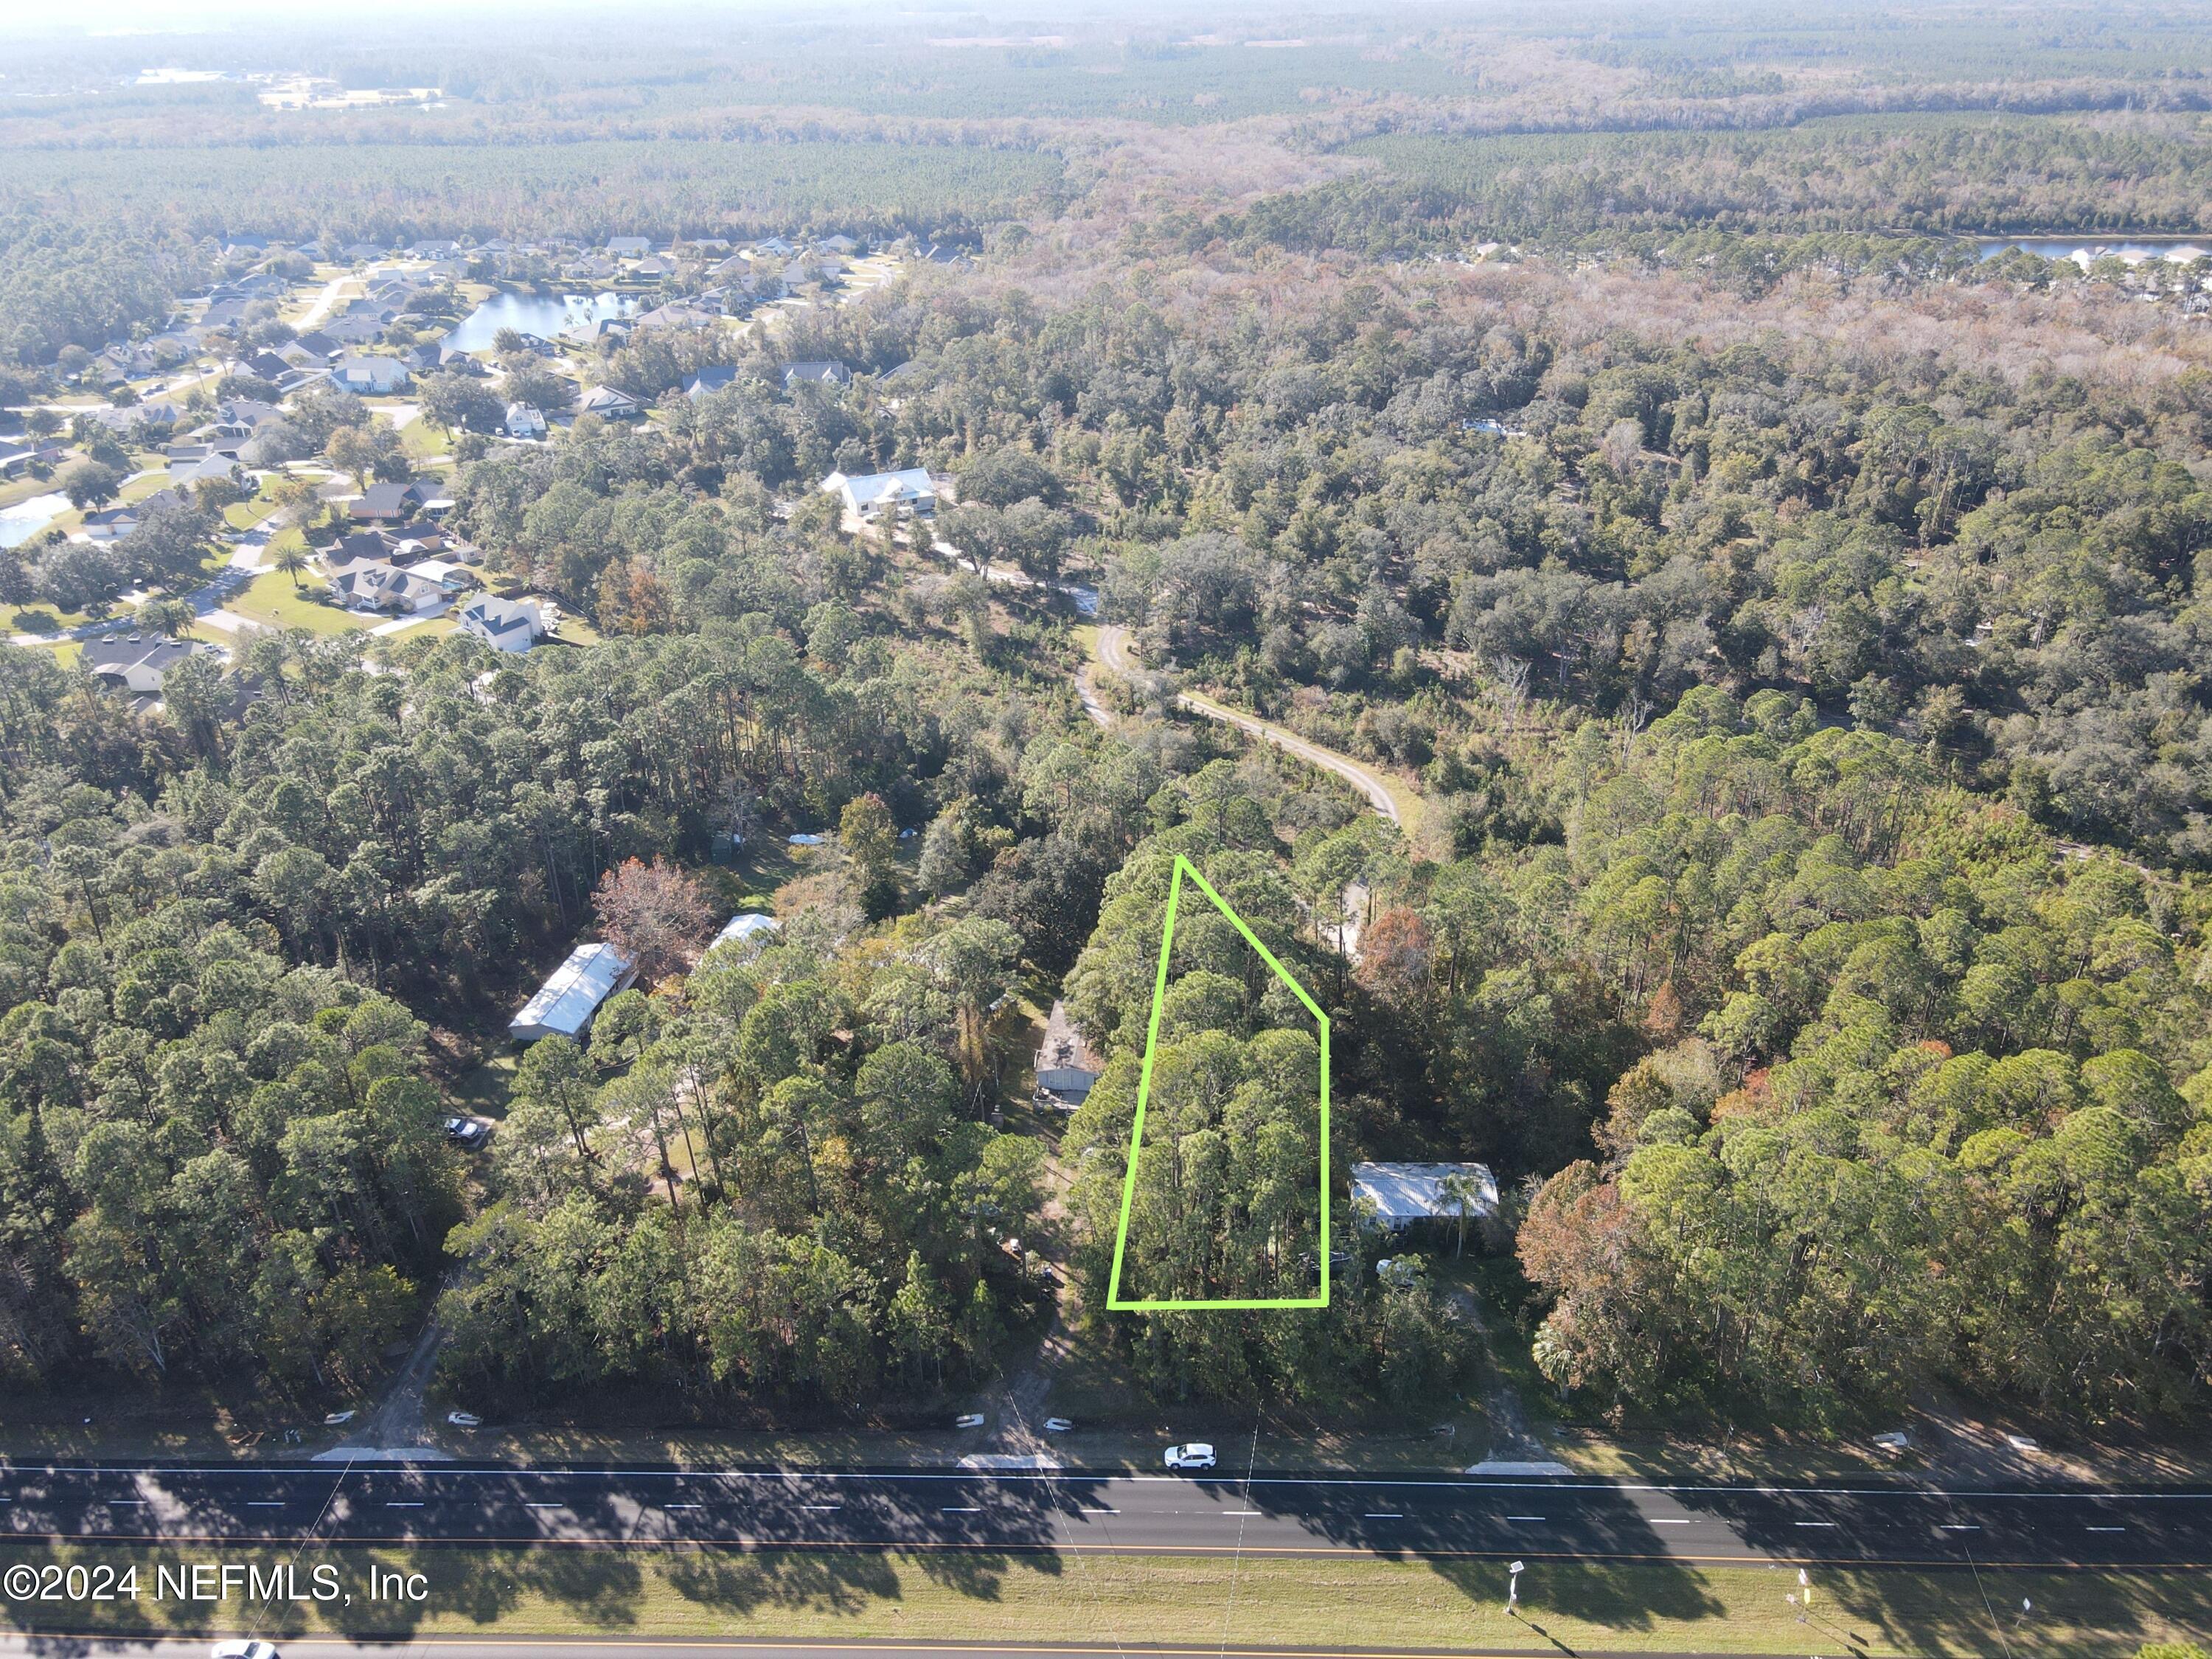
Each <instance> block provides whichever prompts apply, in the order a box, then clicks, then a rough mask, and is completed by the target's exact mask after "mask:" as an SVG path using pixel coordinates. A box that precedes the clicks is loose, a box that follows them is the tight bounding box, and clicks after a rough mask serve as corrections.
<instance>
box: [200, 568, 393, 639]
mask: <svg viewBox="0 0 2212 1659" xmlns="http://www.w3.org/2000/svg"><path fill="white" fill-rule="evenodd" d="M323 591H325V588H324V585H323V584H322V583H321V582H320V581H319V580H315V579H314V578H313V577H312V576H308V575H307V574H305V573H302V574H301V578H300V586H298V587H297V588H295V587H294V586H293V581H292V578H291V577H290V576H288V575H286V574H284V572H283V571H281V570H270V571H267V572H264V574H261V575H258V576H256V577H255V578H254V579H253V580H252V583H251V584H250V585H249V586H247V587H246V589H245V591H244V592H241V593H240V594H239V595H238V596H237V597H236V598H235V599H232V600H231V602H230V603H229V604H228V605H226V606H225V607H224V609H225V610H228V611H234V612H235V613H236V614H237V615H239V616H241V617H246V619H248V620H249V621H252V622H258V623H263V624H264V625H265V626H267V627H270V628H304V629H307V630H308V631H309V632H310V633H315V634H329V635H338V634H345V633H350V632H355V631H358V632H361V633H367V632H368V630H369V629H370V628H372V627H374V620H373V619H372V618H369V617H356V616H353V615H351V614H350V613H349V612H347V611H340V610H338V609H337V607H336V606H334V605H318V604H316V603H315V602H314V600H313V599H312V598H311V597H310V596H311V595H313V594H314V593H317V592H323Z"/></svg>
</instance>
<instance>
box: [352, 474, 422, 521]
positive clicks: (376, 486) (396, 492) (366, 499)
mask: <svg viewBox="0 0 2212 1659" xmlns="http://www.w3.org/2000/svg"><path fill="white" fill-rule="evenodd" d="M421 511H422V486H421V485H420V484H414V483H373V484H371V485H369V487H368V489H367V490H365V491H363V492H362V497H361V499H360V500H359V501H356V502H355V503H354V504H353V516H354V517H355V519H356V520H360V521H362V522H363V523H368V524H404V523H405V522H406V521H407V520H410V519H411V518H413V517H414V516H415V515H416V513H420V512H421Z"/></svg>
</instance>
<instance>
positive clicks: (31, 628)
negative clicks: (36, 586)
mask: <svg viewBox="0 0 2212 1659" xmlns="http://www.w3.org/2000/svg"><path fill="white" fill-rule="evenodd" d="M37 617H46V619H47V620H48V621H49V622H51V623H52V624H53V625H52V627H51V628H40V627H38V626H36V625H35V619H36V618H37ZM27 618H28V619H33V620H27ZM91 620H92V618H91V617H88V616H87V615H86V614H85V613H84V612H83V611H57V610H55V609H54V608H53V606H52V605H21V606H19V607H17V608H16V609H15V610H14V611H10V612H9V616H8V629H9V632H10V633H14V634H58V633H60V632H61V631H62V629H64V628H75V627H76V626H77V625H78V624H79V623H88V622H90V621H91ZM118 620H120V618H118Z"/></svg>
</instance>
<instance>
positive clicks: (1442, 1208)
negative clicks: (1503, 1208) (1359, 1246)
mask: <svg viewBox="0 0 2212 1659" xmlns="http://www.w3.org/2000/svg"><path fill="white" fill-rule="evenodd" d="M1462 1181H1463V1182H1466V1184H1467V1218H1468V1220H1470V1221H1473V1220H1479V1219H1480V1218H1482V1217H1484V1216H1492V1215H1496V1214H1497V1213H1498V1179H1497V1177H1496V1176H1493V1175H1492V1174H1491V1173H1490V1170H1489V1169H1488V1167H1487V1166H1486V1165H1484V1164H1353V1165H1352V1202H1353V1203H1354V1204H1363V1203H1364V1204H1365V1205H1367V1206H1371V1208H1370V1211H1369V1212H1364V1213H1363V1216H1362V1219H1363V1221H1364V1223H1365V1224H1366V1225H1370V1226H1374V1227H1379V1228H1382V1229H1383V1230H1384V1231H1389V1232H1394V1233H1399V1232H1403V1231H1406V1229H1407V1228H1408V1227H1411V1226H1413V1225H1416V1224H1417V1223H1419V1222H1424V1221H1441V1222H1443V1223H1445V1224H1446V1225H1449V1226H1453V1227H1456V1226H1458V1225H1459V1221H1460V1200H1459V1198H1458V1196H1457V1195H1456V1193H1455V1190H1454V1189H1455V1187H1456V1186H1457V1183H1458V1182H1462Z"/></svg>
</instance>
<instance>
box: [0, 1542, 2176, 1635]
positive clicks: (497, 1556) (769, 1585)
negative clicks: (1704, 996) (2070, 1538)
mask: <svg viewBox="0 0 2212 1659" xmlns="http://www.w3.org/2000/svg"><path fill="white" fill-rule="evenodd" d="M215 1559H218V1558H216V1557H215V1556H213V1555H210V1554H207V1553H202V1552H197V1551H186V1552H180V1553H170V1552H146V1551H138V1550H125V1549H120V1548H113V1547H106V1548H100V1549H84V1550H69V1551H47V1550H43V1549H38V1548H29V1549H23V1548H16V1549H10V1550H6V1551H0V1574H4V1572H5V1571H6V1570H7V1569H8V1568H10V1567H13V1566H15V1565H16V1564H18V1563H24V1564H27V1565H32V1566H33V1567H34V1568H43V1567H45V1566H46V1565H48V1564H53V1565H60V1566H62V1567H64V1569H66V1567H67V1566H69V1565H88V1566H89V1565H97V1564H100V1563H106V1564H107V1565H110V1566H112V1567H114V1568H115V1569H116V1570H117V1571H118V1572H119V1571H121V1569H122V1568H124V1567H125V1566H126V1565H131V1564H132V1563H136V1564H137V1565H138V1567H139V1583H140V1592H141V1593H140V1596H139V1599H137V1600H136V1601H108V1602H100V1603H91V1602H85V1601H80V1602H77V1603H75V1604H70V1603H66V1602H59V1601H57V1602H43V1603H42V1602H37V1601H26V1600H21V1599H16V1600H9V1601H4V1602H0V1619H4V1620H7V1621H9V1622H10V1623H11V1624H12V1625H13V1626H14V1627H15V1628H16V1629H19V1630H25V1631H32V1630H35V1631H36V1632H40V1633H41V1634H66V1633H76V1632H114V1633H118V1634H120V1633H125V1632H131V1633H139V1634H153V1633H172V1632H173V1633H179V1634H183V1633H191V1634H212V1633H216V1632H228V1631H231V1630H236V1629H242V1628H245V1627H246V1626H249V1625H252V1624H253V1623H255V1621H256V1620H257V1617H258V1619H259V1630H258V1633H260V1634H263V1635H306V1634H310V1633H315V1632H343V1633H345V1634H347V1635H349V1636H352V1637H356V1638H369V1637H381V1636H389V1637H404V1636H435V1635H446V1636H455V1635H464V1634H468V1633H473V1632H498V1633H500V1634H502V1635H508V1636H524V1635H530V1634H545V1633H553V1632H560V1633H562V1634H565V1635H568V1636H570V1637H575V1636H579V1635H591V1634H595V1633H602V1632H603V1633H605V1634H606V1635H608V1636H610V1637H615V1636H623V1637H709V1636H716V1637H736V1638H782V1639H792V1640H796V1639H817V1640H818V1639H823V1638H834V1639H854V1638H859V1639H866V1638H886V1637H890V1638H904V1639H906V1640H908V1641H918V1642H946V1641H994V1642H1042V1643H1091V1644H1117V1645H1118V1644H1133V1643H1177V1644H1182V1643H1200V1642H1202V1643H1204V1644H1207V1645H1209V1646H1212V1645H1215V1644H1229V1645H1231V1646H1250V1645H1267V1646H1301V1647H1321V1648H1332V1647H1334V1648H1343V1647H1346V1646H1356V1647H1359V1648H1385V1649H1388V1648H1404V1649H1411V1648H1426V1649H1431V1650H1434V1649H1446V1650H1453V1651H1458V1652H1469V1651H1474V1652H1492V1653H1494V1652H1518V1651H1529V1652H1545V1653H1554V1652H1560V1651H1565V1652H1570V1653H1571V1652H1577V1651H1587V1650H1590V1649H1593V1648H1595V1649H1601V1650H1613V1651H1616V1652H1618V1651H1630V1652H1653V1653H1662V1652H1668V1651H1680V1650H1685V1649H1687V1650H1696V1651H1702V1652H1709V1653H1729V1652H1740V1653H1802V1652H1806V1651H1808V1650H1829V1651H1834V1650H1838V1649H1843V1648H1846V1647H1848V1648H1849V1649H1850V1650H1853V1651H1855V1652H1857V1653H1860V1654H1864V1655H1904V1654H1913V1655H1922V1654H1926V1655H1947V1656H1948V1655H1954V1654H1956V1655H1966V1654H1985V1653H1996V1652H2000V1651H2003V1650H2006V1649H2007V1648H2008V1647H2009V1648H2010V1649H2012V1650H2016V1651H2019V1652H2021V1653H2031V1652H2032V1653H2066V1654H2069V1655H2082V1656H2100V1655H2113V1656H2120V1655H2125V1654H2130V1653H2132V1652H2133V1651H2134V1650H2135V1648H2136V1645H2137V1644H2140V1643H2142V1642H2144V1641H2148V1640H2158V1639H2166V1640H2176V1639H2189V1638H2191V1636H2192V1635H2201V1633H2202V1632H2203V1631H2204V1630H2205V1628H2206V1627H2207V1624H2208V1615H2209V1614H2212V1590H2208V1588H2207V1586H2206V1584H2205V1583H2204V1582H2203V1575H2202V1574H2195V1575H2190V1574H2185V1573H2180V1572H2174V1573H2160V1574H2153V1573H2122V1574H2109V1573H2080V1574H2067V1575H2058V1574H2050V1573H2008V1572H2002V1571H1984V1572H1983V1573H1982V1574H1981V1575H1980V1576H1979V1578H1978V1579H1977V1578H1976V1577H1974V1576H1973V1575H1972V1574H1969V1573H1964V1572H1957V1573H1950V1572H1912V1571H1870V1572H1859V1573H1843V1572H1832V1571H1823V1572H1821V1573H1820V1576H1819V1577H1817V1578H1816V1579H1815V1581H1814V1603H1813V1609H1812V1613H1811V1615H1810V1617H1809V1619H1808V1620H1806V1621H1805V1622H1802V1623H1801V1622H1800V1621H1799V1619H1798V1616H1797V1615H1798V1609H1797V1608H1796V1607H1794V1606H1793V1605H1792V1604H1791V1603H1790V1602H1789V1601H1786V1600H1785V1599H1784V1598H1785V1596H1786V1595H1789V1594H1790V1593H1792V1592H1794V1591H1795V1589H1796V1574H1795V1573H1794V1572H1792V1571H1788V1570H1787V1569H1785V1568H1782V1567H1773V1568H1763V1567H1729V1568H1721V1569H1710V1570H1697V1569H1692V1568H1688V1567H1676V1566H1668V1565H1633V1566H1621V1567H1607V1566H1598V1565H1558V1564H1553V1563H1549V1562H1545V1561H1541V1560H1539V1561H1535V1562H1533V1563H1532V1564H1531V1565H1530V1567H1529V1570H1528V1573H1527V1574H1526V1576H1524V1577H1523V1578H1522V1585H1521V1600H1522V1605H1521V1610H1520V1613H1519V1614H1518V1615H1517V1616H1510V1615H1508V1614H1507V1613H1506V1612H1505V1611H1504V1606H1503V1602H1504V1586H1505V1573H1504V1568H1503V1565H1502V1564H1500V1563H1498V1562H1495V1561H1483V1562H1455V1563H1444V1564H1438V1565H1431V1564H1428V1563H1425V1562H1418V1561H1387V1560H1378V1559H1373V1558H1370V1557H1358V1558H1348V1559H1342V1560H1330V1559H1322V1560H1311V1559H1300V1560H1279V1559H1257V1560H1255V1559H1246V1560H1244V1561H1242V1562H1237V1561H1232V1560H1227V1559H1218V1558H1215V1559H1188V1558H1182V1557H1133V1556H1115V1555H1112V1554H1109V1553H1103V1552H1091V1551H1083V1552H1074V1551H1067V1552H1060V1553H1037V1554H1023V1553H1000V1552H993V1551H975V1552H960V1553H941V1554H902V1553H880V1552H874V1551H852V1552H836V1551H779V1550H764V1551H735V1550H732V1551H698V1550H662V1549H636V1548H629V1549H605V1550H601V1549H580V1550H579V1549H538V1550H520V1549H487V1548H482V1547H454V1548H416V1549H412V1550H404V1549H403V1550H375V1551H370V1550H362V1549H334V1550H322V1549H309V1550H307V1551H306V1552H304V1553H301V1555H300V1557H299V1559H298V1563H297V1566H296V1569H295V1571H296V1574H297V1577H298V1582H299V1583H300V1585H301V1591H300V1594H301V1595H302V1596H307V1595H311V1594H312V1591H311V1589H309V1586H310V1585H311V1584H312V1583H313V1575H314V1574H315V1573H316V1571H317V1570H318V1569H323V1568H327V1569H328V1570H329V1575H330V1576H329V1577H326V1578H325V1580H324V1581H323V1582H324V1583H325V1584H329V1585H332V1586H334V1587H335V1591H336V1593H335V1594H334V1595H332V1596H331V1599H329V1600H327V1601H312V1600H307V1601H296V1602H286V1603H283V1604H281V1605H278V1606H276V1607H270V1608H269V1609H267V1610H266V1611H265V1612H264V1609H263V1608H261V1607H258V1606H256V1605H252V1604H249V1603H246V1601H243V1600H242V1599H241V1597H240V1596H234V1597H233V1599H232V1600H231V1601H228V1603H222V1602H212V1601H191V1600H189V1599H186V1598H185V1597H180V1596H177V1595H169V1596H166V1597H164V1596H161V1595H157V1594H156V1591H157V1589H160V1588H161V1584H160V1581H159V1580H158V1579H157V1578H156V1575H155V1568H156V1566H157V1565H161V1566H166V1567H167V1568H168V1570H169V1574H170V1579H169V1586H168V1587H169V1588H170V1589H174V1588H176V1581H177V1576H178V1574H179V1570H180V1568H181V1567H184V1566H186V1565H189V1564H190V1563H191V1562H193V1561H211V1560H215ZM220 1559H223V1560H227V1561H233V1562H240V1563H253V1564H256V1565H260V1566H261V1567H262V1568H263V1570H264V1571H267V1569H268V1568H269V1567H270V1566H271V1565H276V1564H279V1563H282V1562H284V1561H286V1560H289V1559H291V1553H290V1551H289V1549H287V1550H282V1551H275V1552H269V1553H264V1554H259V1555H255V1554H252V1553H229V1554H227V1555H224V1556H222V1557H221V1558H220ZM372 1568H376V1569H380V1570H381V1571H385V1572H391V1571H399V1572H401V1573H403V1574H404V1573H414V1572H419V1573H421V1574H422V1575H423V1578H424V1581H425V1582H424V1589H425V1590H426V1595H425V1596H424V1598H423V1599H422V1600H421V1601H411V1600H404V1599H396V1598H390V1597H387V1598H386V1599H381V1600H372V1599H371V1597H370V1595H369V1592H368V1585H369V1583H370V1582H371V1581H370V1571H371V1569H372ZM343 1595H350V1596H351V1598H352V1600H351V1601H350V1603H347V1602H346V1601H343V1600H340V1599H338V1598H339V1597H340V1596H343ZM2023 1597H2025V1598H2027V1600H2028V1601H2032V1602H2033V1607H2034V1611H2033V1613H2029V1614H2022V1613H2021V1612H2020V1607H2021V1600H2022V1598H2023Z"/></svg>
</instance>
